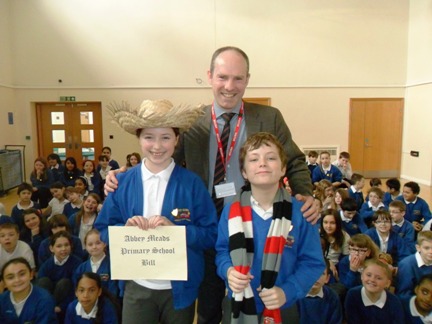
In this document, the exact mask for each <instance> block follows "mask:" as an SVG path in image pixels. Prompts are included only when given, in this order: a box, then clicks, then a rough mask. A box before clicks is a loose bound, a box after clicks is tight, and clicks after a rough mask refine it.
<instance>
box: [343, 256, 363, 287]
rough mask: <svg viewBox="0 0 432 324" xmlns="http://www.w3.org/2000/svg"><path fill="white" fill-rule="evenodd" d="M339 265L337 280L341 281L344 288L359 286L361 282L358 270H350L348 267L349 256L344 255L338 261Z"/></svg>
mask: <svg viewBox="0 0 432 324" xmlns="http://www.w3.org/2000/svg"><path fill="white" fill-rule="evenodd" d="M338 266H339V282H340V283H342V284H343V285H344V286H345V288H346V289H351V288H353V287H356V286H359V285H361V284H362V282H361V274H360V272H358V271H356V272H354V271H351V269H350V256H349V255H346V256H344V257H343V258H342V260H340V262H339V263H338Z"/></svg>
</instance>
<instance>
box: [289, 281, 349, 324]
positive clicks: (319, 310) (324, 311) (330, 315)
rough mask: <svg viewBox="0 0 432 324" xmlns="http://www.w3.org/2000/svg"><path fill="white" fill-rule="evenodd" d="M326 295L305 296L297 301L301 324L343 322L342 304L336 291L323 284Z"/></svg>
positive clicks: (335, 323)
mask: <svg viewBox="0 0 432 324" xmlns="http://www.w3.org/2000/svg"><path fill="white" fill-rule="evenodd" d="M322 288H323V293H324V296H323V297H322V298H321V297H318V296H317V297H305V298H302V299H300V300H299V301H297V309H298V312H299V314H300V324H340V323H342V319H343V315H342V306H341V302H340V299H339V296H338V295H337V294H336V292H335V291H334V290H333V289H331V288H329V287H327V286H323V287H322Z"/></svg>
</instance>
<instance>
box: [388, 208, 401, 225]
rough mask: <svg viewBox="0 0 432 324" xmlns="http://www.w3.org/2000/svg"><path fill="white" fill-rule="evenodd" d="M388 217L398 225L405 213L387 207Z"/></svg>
mask: <svg viewBox="0 0 432 324" xmlns="http://www.w3.org/2000/svg"><path fill="white" fill-rule="evenodd" d="M389 212H390V216H391V218H392V221H393V222H394V223H396V224H399V223H400V222H401V221H402V219H403V218H404V216H405V212H403V211H401V210H400V209H399V208H397V207H391V206H390V207H389Z"/></svg>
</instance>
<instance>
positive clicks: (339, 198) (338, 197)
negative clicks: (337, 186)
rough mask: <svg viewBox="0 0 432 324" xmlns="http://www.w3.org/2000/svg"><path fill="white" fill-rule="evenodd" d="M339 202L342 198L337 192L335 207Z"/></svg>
mask: <svg viewBox="0 0 432 324" xmlns="http://www.w3.org/2000/svg"><path fill="white" fill-rule="evenodd" d="M341 202H342V196H341V195H340V193H339V192H336V194H335V203H336V205H338V206H339V205H340V204H341Z"/></svg>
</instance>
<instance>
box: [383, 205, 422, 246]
mask: <svg viewBox="0 0 432 324" xmlns="http://www.w3.org/2000/svg"><path fill="white" fill-rule="evenodd" d="M405 208H406V207H405V204H404V203H403V202H402V201H400V200H394V201H392V202H391V203H390V205H389V213H390V216H391V218H392V230H393V232H395V233H396V234H397V235H399V236H400V237H401V238H402V239H403V240H404V241H405V243H406V245H407V246H408V248H409V250H410V254H412V253H415V252H416V248H415V244H416V242H415V237H416V232H415V230H414V226H413V225H412V224H411V223H410V222H408V221H407V220H405V217H404V216H405Z"/></svg>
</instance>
